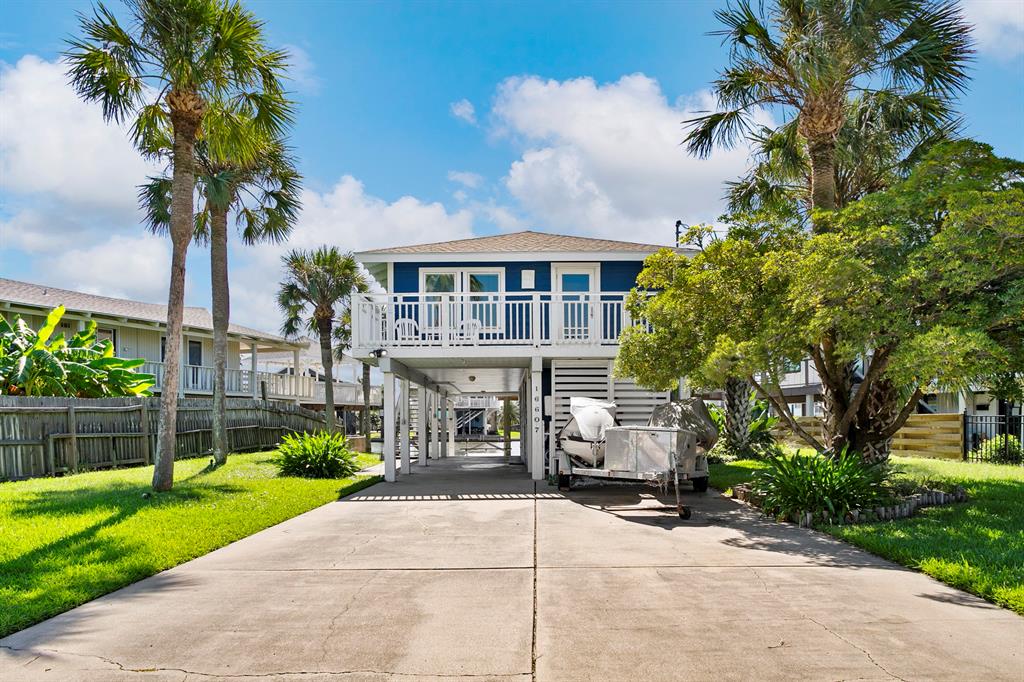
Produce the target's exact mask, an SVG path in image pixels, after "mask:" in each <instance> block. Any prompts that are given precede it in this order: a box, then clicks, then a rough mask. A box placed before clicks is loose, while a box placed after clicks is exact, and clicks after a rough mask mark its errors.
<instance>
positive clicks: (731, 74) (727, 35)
mask: <svg viewBox="0 0 1024 682" xmlns="http://www.w3.org/2000/svg"><path fill="white" fill-rule="evenodd" d="M767 8H768V9H767V12H765V11H764V6H762V7H761V10H755V9H754V8H753V7H752V6H751V3H750V2H749V0H738V1H735V2H730V4H729V5H728V6H727V7H725V8H724V9H720V10H717V11H716V12H715V17H716V18H717V19H718V20H719V22H720V23H722V24H723V26H724V28H723V29H721V30H720V31H717V32H716V33H715V34H716V35H721V36H722V37H723V40H724V42H725V43H726V44H728V46H729V50H730V53H729V65H728V66H727V67H726V69H725V70H724V71H722V73H721V74H720V76H719V78H718V80H716V81H715V83H714V85H713V88H714V92H715V95H716V96H717V98H718V104H719V111H716V112H713V113H710V114H707V115H705V116H701V117H699V118H697V119H694V120H693V121H691V122H690V123H691V124H692V128H691V130H690V133H689V134H688V135H687V137H686V141H685V142H686V144H687V146H688V148H689V149H690V151H691V152H693V153H696V154H698V155H700V156H707V155H709V154H710V153H711V151H712V150H713V149H714V147H715V146H717V145H724V146H732V145H734V144H736V143H737V142H739V141H741V140H743V139H745V138H749V137H751V133H752V132H753V131H754V130H755V128H754V126H753V117H754V116H755V114H756V112H757V111H758V110H759V109H761V108H766V107H767V108H771V109H772V110H773V111H778V112H780V113H782V115H783V116H784V117H786V118H788V119H790V120H789V122H788V123H785V124H784V125H783V126H781V127H780V128H779V129H777V130H774V131H762V132H761V133H760V137H761V138H762V139H761V140H760V143H761V144H762V145H763V146H764V145H765V144H766V143H765V138H767V140H768V144H767V146H768V147H771V142H773V141H774V142H783V143H785V140H786V139H787V138H788V139H789V140H794V139H795V140H797V141H798V142H799V144H798V145H794V144H789V143H785V151H787V152H790V153H792V152H796V156H790V158H789V159H788V160H787V162H788V163H789V164H790V165H791V166H792V165H804V166H805V167H806V169H807V171H808V176H807V177H806V179H805V181H804V183H802V184H804V185H805V186H807V187H808V188H809V197H810V205H811V206H812V207H813V208H816V209H824V210H833V209H835V208H836V207H837V206H838V205H839V204H838V202H837V199H838V197H839V190H838V188H837V175H836V170H837V163H836V155H837V147H840V136H841V133H842V131H843V128H844V126H845V125H846V124H847V122H848V121H849V120H850V119H851V109H852V108H854V109H855V108H857V106H854V103H855V101H859V103H860V105H859V106H860V108H862V109H864V110H867V111H871V110H874V111H876V112H887V113H888V114H889V115H891V116H895V117H898V118H900V119H903V120H904V121H905V122H913V121H920V122H923V123H925V124H927V127H931V128H942V127H944V126H946V125H948V124H949V123H950V122H951V121H952V120H953V116H952V113H951V111H950V106H951V103H952V100H953V98H954V97H955V96H956V95H957V94H958V93H959V92H961V91H962V90H963V88H964V86H965V84H966V81H967V73H966V65H967V61H968V60H969V59H970V56H971V53H972V50H971V43H970V37H969V36H970V26H969V25H968V24H967V23H966V22H965V21H964V20H963V18H962V16H961V13H960V9H959V7H958V5H957V3H956V2H955V0H847V1H846V2H837V1H836V0H775V1H774V2H771V3H769V4H768V5H767ZM855 96H856V98H857V99H856V100H855ZM868 119H869V120H871V119H874V120H877V119H878V116H869V117H868ZM890 127H892V126H890ZM910 127H911V128H913V126H910ZM756 137H757V136H755V140H754V141H755V143H757V142H759V140H757V139H756ZM786 175H792V174H790V173H788V172H787V173H786Z"/></svg>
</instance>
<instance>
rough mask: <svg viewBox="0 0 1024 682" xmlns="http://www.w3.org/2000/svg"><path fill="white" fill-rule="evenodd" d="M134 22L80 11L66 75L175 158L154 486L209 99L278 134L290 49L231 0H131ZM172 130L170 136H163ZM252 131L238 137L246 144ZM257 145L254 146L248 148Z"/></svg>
mask: <svg viewBox="0 0 1024 682" xmlns="http://www.w3.org/2000/svg"><path fill="white" fill-rule="evenodd" d="M126 5H127V9H128V13H129V15H130V24H128V25H122V24H121V22H120V21H119V20H118V19H117V17H116V16H115V15H114V13H113V12H111V11H110V10H108V9H107V8H106V7H105V6H104V5H102V4H97V5H96V6H95V8H94V10H93V13H92V14H91V15H84V14H83V15H81V17H80V20H79V30H80V34H81V37H78V38H73V39H71V40H69V47H68V50H67V52H66V55H65V56H66V59H67V61H68V65H69V66H68V75H69V77H70V80H71V83H72V85H73V86H74V87H75V89H76V90H77V92H78V94H79V96H81V97H82V98H83V99H85V100H87V101H94V102H99V103H100V105H101V107H102V109H103V114H104V116H105V117H106V118H107V119H111V120H115V121H117V122H124V121H130V122H131V124H132V126H131V134H132V137H133V140H134V142H135V143H136V146H137V147H138V148H139V149H140V150H141V151H142V152H143V153H146V154H151V153H153V150H154V149H168V148H169V150H170V151H169V154H168V156H169V160H170V163H171V167H172V174H171V196H172V200H171V210H170V223H169V224H170V234H171V245H172V258H171V277H170V286H169V289H168V303H167V353H166V357H165V362H166V368H165V373H164V379H165V384H164V390H163V391H162V395H161V400H160V429H159V446H158V451H157V457H156V466H155V467H154V471H153V488H154V489H155V490H158V491H164V490H169V489H170V488H171V486H172V485H173V482H174V452H175V437H176V421H177V407H178V405H177V395H176V393H175V391H174V387H175V386H177V385H178V376H179V371H180V354H181V327H182V316H183V312H184V296H185V257H186V254H187V251H188V245H189V242H190V241H191V240H192V235H193V227H194V206H193V192H194V191H195V176H196V160H195V152H194V150H195V145H196V142H197V140H199V139H201V138H202V137H203V134H204V121H205V118H206V115H207V111H208V107H209V105H210V104H211V103H212V102H222V103H224V104H225V107H226V108H227V109H229V110H231V111H236V112H239V113H241V114H244V115H246V116H248V117H249V118H251V119H252V120H253V121H254V122H255V123H256V125H257V126H258V127H259V128H260V129H261V130H262V131H265V132H267V133H268V134H275V135H276V134H278V133H280V131H281V128H282V126H283V125H284V124H285V123H287V120H288V111H287V109H285V108H282V107H281V106H280V102H281V98H280V97H279V96H278V94H279V93H280V91H281V83H280V81H281V77H282V74H283V73H284V69H285V65H286V63H285V54H284V53H283V52H281V51H276V50H270V49H268V48H267V47H266V42H265V38H264V35H263V25H262V23H261V22H260V21H258V20H257V19H256V17H255V16H254V15H253V14H252V13H251V12H249V11H248V10H246V9H244V8H243V7H242V6H241V5H240V4H239V3H238V2H231V1H229V0H129V1H128V2H126ZM167 138H169V139H170V141H171V142H170V144H169V145H166V146H165V145H164V144H162V143H160V142H159V141H158V140H161V139H167ZM244 142H245V139H244V138H239V139H237V140H235V143H236V144H237V148H239V149H244V148H245V145H244ZM250 152H255V150H250Z"/></svg>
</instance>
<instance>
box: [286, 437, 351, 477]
mask: <svg viewBox="0 0 1024 682" xmlns="http://www.w3.org/2000/svg"><path fill="white" fill-rule="evenodd" d="M277 452H278V455H277V458H276V459H275V460H274V463H275V464H277V468H278V469H279V470H280V473H281V475H282V476H302V477H303V478H346V477H348V476H352V475H354V474H355V473H356V472H358V471H359V464H358V462H357V461H356V453H354V452H352V450H350V449H349V447H348V439H347V438H345V434H342V433H331V432H328V431H319V432H317V433H301V434H288V435H286V436H285V437H284V438H282V439H281V446H280V447H279V448H278V451H277Z"/></svg>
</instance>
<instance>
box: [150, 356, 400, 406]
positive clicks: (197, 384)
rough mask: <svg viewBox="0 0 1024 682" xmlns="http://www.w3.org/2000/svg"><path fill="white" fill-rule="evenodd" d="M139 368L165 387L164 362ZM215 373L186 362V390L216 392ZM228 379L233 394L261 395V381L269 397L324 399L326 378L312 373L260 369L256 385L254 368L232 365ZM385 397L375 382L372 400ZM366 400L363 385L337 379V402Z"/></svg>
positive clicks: (376, 401) (306, 400)
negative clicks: (264, 370)
mask: <svg viewBox="0 0 1024 682" xmlns="http://www.w3.org/2000/svg"><path fill="white" fill-rule="evenodd" d="M139 371H141V372H144V373H146V374H152V375H154V376H155V377H156V385H155V386H154V387H153V388H154V390H157V391H159V390H160V389H162V388H163V385H164V363H162V362H146V363H145V364H143V365H142V367H140V368H139ZM213 377H214V371H213V367H206V366H200V365H185V366H184V367H182V373H181V383H182V389H183V391H184V393H186V394H212V393H213ZM225 381H226V384H227V394H228V395H229V396H233V397H251V396H255V397H261V396H262V390H261V388H260V383H265V384H266V387H267V397H268V398H271V399H274V400H299V401H300V402H304V403H312V404H316V403H321V404H322V403H323V402H324V392H325V386H324V382H322V381H318V380H317V379H315V378H313V377H311V376H303V375H301V374H300V375H298V376H295V375H294V374H282V373H277V372H263V371H257V372H255V385H254V383H253V372H252V371H251V370H248V369H228V370H227V372H226V373H225ZM382 399H383V396H382V392H381V387H380V386H372V387H371V388H370V403H371V404H373V405H380V404H381V401H382ZM362 402H363V389H362V386H360V385H358V384H350V383H344V382H340V381H336V382H334V403H335V404H336V405H343V404H349V405H354V404H358V405H361V404H362Z"/></svg>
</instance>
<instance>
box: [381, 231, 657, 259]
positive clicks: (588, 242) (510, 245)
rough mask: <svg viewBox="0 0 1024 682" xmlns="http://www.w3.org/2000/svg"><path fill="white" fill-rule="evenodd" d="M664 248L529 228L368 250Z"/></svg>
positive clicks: (488, 251) (641, 250) (485, 250)
mask: <svg viewBox="0 0 1024 682" xmlns="http://www.w3.org/2000/svg"><path fill="white" fill-rule="evenodd" d="M663 248H666V247H665V246H663V245H660V244H640V243H637V242H620V241H615V240H613V239H594V238H593V237H577V236H575V235H567V234H551V233H548V232H534V231H533V230H525V231H523V232H512V233H510V234H496V235H491V236H488V237H473V238H470V239H456V240H454V241H450V242H433V243H430V244H416V245H413V246H394V247H391V248H387V249H374V250H371V251H366V252H364V253H367V254H371V253H372V254H386V253H530V252H534V251H540V252H544V251H558V252H577V251H585V252H612V251H615V252H622V251H636V252H638V253H652V252H654V251H657V250H658V249H663Z"/></svg>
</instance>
